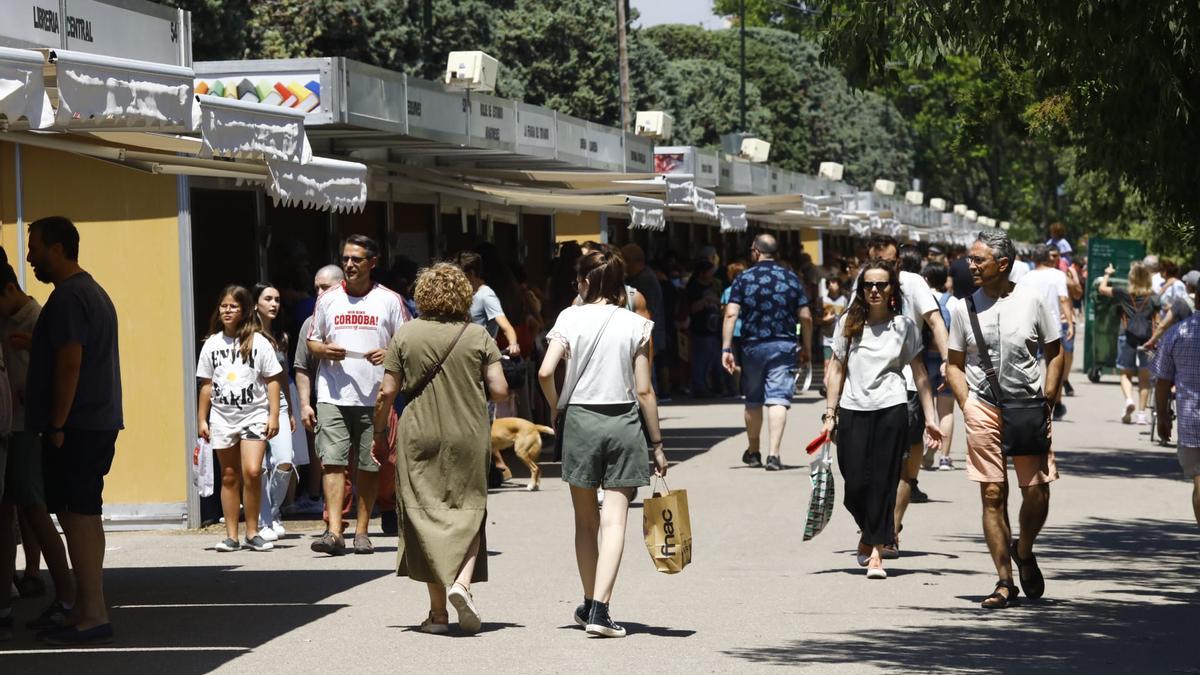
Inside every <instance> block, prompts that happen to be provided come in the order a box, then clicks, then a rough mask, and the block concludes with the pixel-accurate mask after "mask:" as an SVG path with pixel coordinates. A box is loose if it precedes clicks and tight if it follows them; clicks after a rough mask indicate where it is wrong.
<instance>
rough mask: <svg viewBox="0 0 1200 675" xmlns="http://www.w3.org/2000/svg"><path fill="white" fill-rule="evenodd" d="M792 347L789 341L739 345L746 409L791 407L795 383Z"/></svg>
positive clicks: (793, 346) (791, 342) (792, 343)
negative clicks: (775, 406) (770, 406)
mask: <svg viewBox="0 0 1200 675" xmlns="http://www.w3.org/2000/svg"><path fill="white" fill-rule="evenodd" d="M795 365H796V343H795V341H793V340H768V341H763V342H747V343H744V344H743V345H742V389H743V390H745V392H746V407H747V408H761V407H762V406H763V405H781V406H784V407H791V405H792V394H793V393H795V391H796V380H795V378H794V377H793V376H792V368H794V367H795Z"/></svg>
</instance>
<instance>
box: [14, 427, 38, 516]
mask: <svg viewBox="0 0 1200 675" xmlns="http://www.w3.org/2000/svg"><path fill="white" fill-rule="evenodd" d="M6 445H7V446H8V462H7V465H8V466H7V468H6V469H5V471H4V503H5V504H13V505H15V506H35V505H37V504H45V503H46V488H45V482H44V479H43V478H42V442H41V434H38V433H36V432H33V431H14V432H13V434H12V436H9V438H8V443H7V444H6Z"/></svg>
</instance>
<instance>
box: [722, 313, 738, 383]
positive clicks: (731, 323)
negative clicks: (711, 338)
mask: <svg viewBox="0 0 1200 675" xmlns="http://www.w3.org/2000/svg"><path fill="white" fill-rule="evenodd" d="M741 311H742V306H741V305H739V304H737V303H736V302H727V303H725V319H724V320H723V321H722V322H721V365H722V366H724V367H725V371H726V372H728V373H729V374H731V375H732V374H733V371H734V369H736V368H737V363H735V362H734V359H733V351H732V350H733V329H734V327H735V326H737V320H738V314H740V313H741Z"/></svg>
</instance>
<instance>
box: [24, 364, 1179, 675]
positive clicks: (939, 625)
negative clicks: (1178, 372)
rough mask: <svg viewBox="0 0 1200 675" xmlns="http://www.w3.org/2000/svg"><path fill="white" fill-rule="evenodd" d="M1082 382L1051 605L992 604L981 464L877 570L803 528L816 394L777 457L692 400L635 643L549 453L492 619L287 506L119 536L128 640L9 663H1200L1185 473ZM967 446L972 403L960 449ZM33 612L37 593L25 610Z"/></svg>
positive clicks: (659, 668)
mask: <svg viewBox="0 0 1200 675" xmlns="http://www.w3.org/2000/svg"><path fill="white" fill-rule="evenodd" d="M1075 379H1076V380H1077V382H1076V389H1077V396H1076V397H1075V398H1073V399H1068V400H1067V403H1068V405H1069V407H1070V410H1069V412H1068V416H1067V419H1066V420H1065V421H1064V422H1061V423H1057V424H1056V425H1055V447H1056V449H1057V451H1058V455H1059V466H1060V470H1061V472H1062V479H1061V480H1060V481H1059V482H1057V483H1055V484H1054V486H1053V493H1052V494H1053V496H1052V500H1051V513H1050V519H1049V522H1048V524H1047V526H1046V529H1045V531H1044V532H1043V534H1042V537H1041V539H1040V540H1039V545H1038V548H1037V553H1038V556H1039V558H1040V561H1041V564H1042V568H1043V571H1044V572H1045V574H1046V578H1047V591H1046V597H1045V598H1044V599H1043V600H1042V601H1040V602H1029V601H1026V602H1025V603H1024V604H1023V605H1022V606H1020V607H1017V608H1012V609H1009V610H1006V611H1003V612H993V613H988V612H985V611H983V610H981V609H979V605H978V603H979V600H980V599H981V598H982V597H983V596H984V595H986V594H987V593H989V592H991V588H992V583H993V580H994V572H993V571H992V566H991V562H990V559H989V558H988V556H987V553H986V549H985V547H984V545H983V541H982V537H981V534H980V525H979V520H980V507H979V497H978V489H977V487H976V486H975V485H974V484H973V483H970V482H969V481H968V480H967V479H966V477H965V472H964V471H961V470H959V471H954V472H924V473H923V474H922V476H921V487H922V489H924V490H925V491H926V492H927V493H929V495H930V496H931V497H932V500H933V501H931V502H930V503H928V504H921V505H914V506H913V507H911V509H910V511H909V516H908V517H907V519H906V522H905V531H904V537H903V540H902V549H903V555H902V557H901V558H900V559H899V560H897V561H891V562H890V564H889V565H888V572H889V578H888V579H887V580H886V581H868V580H867V579H866V578H865V576H864V571H863V570H862V569H861V568H859V567H858V566H857V565H856V564H855V563H854V559H853V555H852V553H853V549H854V544H855V541H856V534H855V531H856V528H855V527H854V523H853V521H852V519H851V518H850V516H849V514H848V513H847V512H846V511H845V510H844V509H843V508H842V507H841V506H840V505H839V506H838V508H837V511H836V512H835V514H834V516H833V520H832V522H831V523H830V525H829V527H828V528H827V529H826V531H825V532H824V533H822V534H821V535H820V536H818V537H817V538H816V539H814V540H812V541H810V542H803V541H802V537H801V534H802V531H803V526H804V513H805V510H806V504H807V500H808V496H809V492H810V489H809V477H808V470H807V464H808V460H807V457H805V456H803V450H802V448H803V446H804V445H805V443H806V442H807V441H808V439H809V438H811V437H812V436H814V435H815V434H816V430H817V428H818V420H817V417H818V416H819V414H820V412H821V410H822V408H823V406H822V405H821V404H820V402H819V401H818V400H817V398H816V395H815V394H809V395H808V396H806V397H804V398H803V399H801V400H800V401H798V402H797V403H796V405H795V406H794V407H793V409H792V412H791V414H790V417H789V427H788V431H787V436H786V445H785V448H786V449H785V454H784V462H785V464H787V465H788V470H786V471H783V472H780V473H767V472H765V471H762V470H753V469H748V468H745V467H743V466H742V465H741V464H740V461H739V457H740V454H741V451H742V450H743V449H744V443H745V436H744V433H743V432H742V429H741V407H740V406H739V405H737V404H736V403H733V402H720V403H711V404H703V405H701V404H696V405H691V404H687V403H683V402H680V403H676V404H672V405H668V406H665V407H664V408H663V415H664V417H665V418H666V419H665V422H664V427H665V429H666V439H667V440H666V442H667V447H668V449H669V453H670V455H671V458H672V460H673V461H674V462H675V463H674V465H673V466H672V468H671V471H670V475H669V483H670V486H671V487H672V488H675V489H687V491H688V494H689V500H690V502H691V518H692V524H693V529H694V534H695V540H694V562H693V564H692V565H691V566H690V567H688V568H687V569H686V570H684V571H683V572H682V573H681V574H677V575H672V576H668V575H664V574H660V573H657V572H655V571H654V569H653V567H652V565H651V562H650V560H649V558H648V555H647V553H646V550H645V547H644V545H643V543H642V539H641V533H640V528H639V527H638V524H639V521H640V517H641V512H640V508H639V509H637V510H635V511H634V512H633V513H632V516H633V517H632V520H633V521H634V522H632V523H630V527H629V529H628V533H627V535H628V536H627V539H626V557H625V562H624V566H623V569H622V573H621V576H620V578H619V580H618V584H617V588H616V595H615V597H614V599H613V603H612V612H613V616H614V618H615V619H616V620H617V621H618V622H621V623H623V624H624V625H625V626H626V627H627V628H628V629H629V631H630V635H629V637H628V638H626V639H624V640H601V639H595V638H589V637H587V636H586V635H585V634H584V633H583V632H582V631H581V630H579V629H578V628H576V627H574V626H573V624H572V621H571V612H572V610H573V609H574V607H575V605H576V603H577V602H578V601H579V598H580V597H581V590H580V586H579V582H578V578H577V576H576V572H575V562H574V554H573V548H572V532H571V513H570V503H569V499H568V494H567V489H566V486H565V485H564V484H563V483H562V482H561V480H559V479H558V467H557V465H554V464H547V465H546V466H545V468H546V473H547V477H546V478H544V480H543V490H542V491H541V492H537V493H527V492H525V491H524V490H523V489H522V488H523V487H524V483H525V476H524V474H523V469H522V468H515V469H514V470H515V471H517V472H518V475H517V477H516V478H515V479H514V482H513V484H512V485H510V486H506V487H505V488H503V489H501V490H498V491H495V492H494V493H493V495H492V497H491V501H490V511H489V515H488V527H489V531H488V542H489V545H490V548H491V550H490V551H489V552H488V555H489V564H490V566H491V581H489V582H488V583H486V584H479V585H477V586H476V587H475V597H476V601H477V604H478V606H479V608H480V612H481V614H482V616H483V620H484V630H483V632H481V633H480V634H478V635H476V636H470V637H468V636H454V635H451V636H429V635H424V634H422V633H419V632H416V631H415V627H416V625H417V624H418V623H419V622H420V621H421V619H422V618H423V617H424V615H425V612H426V611H427V604H426V603H427V596H426V593H425V589H424V586H423V585H422V584H417V583H414V582H412V581H409V580H408V579H403V578H396V577H394V576H393V575H392V574H391V571H392V569H393V566H394V561H395V558H394V550H395V548H394V540H392V539H388V538H384V537H376V539H375V543H376V546H377V547H378V550H379V552H378V553H377V554H375V555H373V556H353V555H351V556H346V557H342V558H327V557H324V556H320V555H317V554H314V553H312V552H310V551H309V549H308V543H309V535H310V534H311V533H313V532H315V530H316V528H317V524H316V523H299V522H293V523H292V524H291V525H292V527H293V530H294V531H295V532H296V534H294V535H292V536H289V537H288V538H287V539H286V540H284V541H281V542H280V544H281V545H280V546H279V548H278V549H277V550H276V551H273V552H270V553H252V552H238V553H230V554H219V553H216V552H214V551H211V550H205V549H206V547H211V546H212V545H213V544H215V543H216V542H217V540H218V539H219V536H218V535H217V534H215V533H212V532H204V533H195V532H189V533H115V534H111V535H110V537H109V539H108V547H109V550H108V557H107V566H108V571H107V572H106V574H107V576H106V583H107V588H108V593H109V596H108V597H109V600H110V602H111V604H112V605H113V606H114V609H113V610H112V618H113V621H114V624H115V627H116V630H117V635H118V640H117V642H116V643H115V644H114V645H112V647H111V648H106V649H103V650H95V649H93V650H80V651H76V652H71V651H66V652H64V651H57V650H44V649H42V648H41V647H40V645H39V644H38V643H36V642H35V641H34V640H33V639H32V636H31V635H30V634H29V633H28V632H24V631H18V634H17V636H16V639H15V640H14V641H12V642H9V643H4V644H0V672H2V673H5V674H9V673H13V674H15V673H26V672H28V673H33V672H38V673H45V672H87V673H89V675H94V674H99V673H110V672H111V673H116V672H121V673H177V674H181V675H182V674H186V673H207V672H211V671H222V672H237V673H247V672H253V673H258V674H263V675H266V674H268V673H300V672H325V671H336V672H355V673H375V672H385V671H390V672H397V671H403V672H432V671H435V670H437V671H440V672H467V671H479V670H481V669H485V668H486V669H488V670H492V671H497V672H517V671H521V672H549V671H567V670H574V671H581V670H585V669H586V670H597V671H598V670H601V669H604V670H607V671H614V672H632V671H647V670H650V671H656V672H672V673H674V672H697V671H710V672H717V671H719V672H726V671H745V670H752V669H760V668H764V667H773V666H785V667H796V668H806V669H810V670H813V671H815V672H824V671H830V672H869V671H897V672H898V671H908V672H912V671H932V672H950V671H973V672H976V671H1009V672H1017V671H1021V672H1026V671H1038V670H1064V669H1079V670H1086V671H1093V672H1123V671H1130V672H1133V671H1136V672H1200V656H1198V655H1197V651H1196V643H1194V642H1192V640H1193V639H1195V633H1196V627H1197V626H1200V592H1198V591H1197V587H1196V583H1195V578H1196V574H1197V572H1198V571H1200V559H1197V552H1198V551H1200V528H1197V526H1196V523H1195V522H1194V521H1193V518H1192V514H1191V507H1190V503H1189V495H1190V484H1189V483H1187V482H1185V481H1184V480H1183V479H1182V478H1181V477H1180V475H1179V467H1178V465H1177V463H1176V461H1175V456H1174V450H1173V449H1170V448H1161V447H1158V446H1154V445H1151V444H1150V442H1149V440H1148V437H1147V436H1146V434H1145V432H1146V429H1145V428H1137V427H1132V426H1125V425H1122V424H1120V423H1119V420H1118V417H1119V414H1120V410H1119V408H1120V403H1121V400H1120V397H1119V394H1118V392H1117V389H1116V385H1115V383H1114V382H1113V378H1112V377H1111V376H1109V377H1107V378H1106V380H1107V381H1106V382H1102V383H1101V384H1098V385H1091V384H1088V383H1087V382H1086V380H1085V379H1084V378H1083V377H1082V375H1079V374H1077V375H1076V376H1075ZM963 452H964V442H963V438H962V427H961V420H960V422H959V425H958V428H957V429H956V435H955V440H954V456H955V458H956V459H960V460H961V457H962V455H963ZM544 456H545V457H547V458H548V457H549V456H550V451H549V450H548V449H547V450H546V451H545V452H544ZM513 466H514V467H516V466H518V465H517V463H514V464H513ZM835 473H836V471H835ZM838 487H839V494H840V487H841V486H840V477H839V486H838ZM644 494H645V492H644V491H643V495H644ZM1016 507H1017V505H1016V503H1013V504H1012V511H1013V514H1014V520H1015V511H1016ZM302 530H307V531H305V532H301V531H302ZM38 609H40V604H37V603H34V602H33V601H23V602H20V603H18V609H17V611H18V618H19V619H21V620H24V619H25V618H28V617H30V616H32V615H33V614H35V613H36V611H37V610H38Z"/></svg>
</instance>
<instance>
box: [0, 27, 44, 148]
mask: <svg viewBox="0 0 1200 675" xmlns="http://www.w3.org/2000/svg"><path fill="white" fill-rule="evenodd" d="M42 64H43V60H42V55H41V54H39V53H38V52H35V51H30V50H28V49H9V48H7V47H0V115H3V116H5V117H6V118H8V121H9V123H12V122H16V121H17V119H19V118H22V117H24V118H25V119H26V120H28V121H29V126H31V127H33V128H34V129H42V128H45V127H48V126H50V124H52V123H53V122H54V109H53V108H51V107H50V100H49V99H48V98H47V97H46V90H45V87H44V86H43V85H42Z"/></svg>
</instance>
